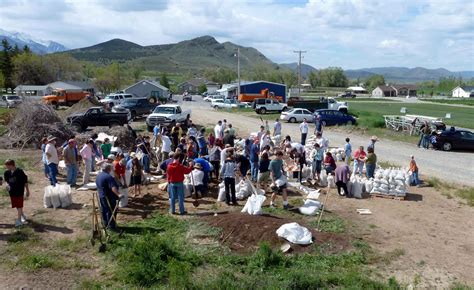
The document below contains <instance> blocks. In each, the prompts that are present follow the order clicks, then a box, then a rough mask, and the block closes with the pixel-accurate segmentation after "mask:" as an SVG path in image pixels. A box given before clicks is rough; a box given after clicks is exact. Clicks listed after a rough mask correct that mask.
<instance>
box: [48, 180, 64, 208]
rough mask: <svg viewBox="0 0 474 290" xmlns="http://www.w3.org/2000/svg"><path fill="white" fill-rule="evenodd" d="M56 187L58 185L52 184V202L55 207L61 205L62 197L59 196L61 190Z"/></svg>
mask: <svg viewBox="0 0 474 290" xmlns="http://www.w3.org/2000/svg"><path fill="white" fill-rule="evenodd" d="M49 186H51V185H49ZM56 187H57V186H55V187H53V186H51V204H52V205H53V208H54V209H56V208H59V207H61V199H60V198H59V191H58V190H56Z"/></svg>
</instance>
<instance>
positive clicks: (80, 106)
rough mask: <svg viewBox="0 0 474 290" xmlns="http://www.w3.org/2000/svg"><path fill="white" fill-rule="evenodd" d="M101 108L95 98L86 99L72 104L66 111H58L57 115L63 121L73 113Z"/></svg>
mask: <svg viewBox="0 0 474 290" xmlns="http://www.w3.org/2000/svg"><path fill="white" fill-rule="evenodd" d="M100 106H103V105H102V104H101V103H100V102H99V100H97V98H96V97H88V98H84V99H82V100H80V101H79V102H78V103H76V104H74V105H73V106H71V107H69V108H67V109H66V110H62V111H58V112H59V115H60V116H61V118H62V119H63V120H66V118H67V117H68V116H69V115H71V114H75V113H83V112H85V111H87V109H89V108H91V107H100Z"/></svg>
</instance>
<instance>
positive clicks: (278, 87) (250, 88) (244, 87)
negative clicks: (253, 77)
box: [240, 81, 286, 102]
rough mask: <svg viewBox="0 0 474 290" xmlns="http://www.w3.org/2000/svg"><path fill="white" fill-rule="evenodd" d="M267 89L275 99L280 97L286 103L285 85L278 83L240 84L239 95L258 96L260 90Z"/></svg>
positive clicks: (257, 82)
mask: <svg viewBox="0 0 474 290" xmlns="http://www.w3.org/2000/svg"><path fill="white" fill-rule="evenodd" d="M265 89H268V91H269V92H270V93H273V94H274V96H275V97H282V98H283V101H284V102H286V85H285V84H279V83H272V82H267V81H255V82H247V83H241V84H240V93H241V94H260V92H261V91H262V90H265Z"/></svg>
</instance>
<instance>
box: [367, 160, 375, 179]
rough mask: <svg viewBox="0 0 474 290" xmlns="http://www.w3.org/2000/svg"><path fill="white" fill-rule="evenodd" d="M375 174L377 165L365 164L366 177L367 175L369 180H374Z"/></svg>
mask: <svg viewBox="0 0 474 290" xmlns="http://www.w3.org/2000/svg"><path fill="white" fill-rule="evenodd" d="M374 172H375V163H374V164H367V163H366V164H365V175H367V178H371V177H372V178H373V177H374Z"/></svg>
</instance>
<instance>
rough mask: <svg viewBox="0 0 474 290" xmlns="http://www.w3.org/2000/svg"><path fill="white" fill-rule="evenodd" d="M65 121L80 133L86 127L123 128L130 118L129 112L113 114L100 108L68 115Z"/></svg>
mask: <svg viewBox="0 0 474 290" xmlns="http://www.w3.org/2000/svg"><path fill="white" fill-rule="evenodd" d="M66 120H67V123H68V124H69V125H71V126H72V127H73V128H74V129H75V130H76V131H77V132H82V131H84V130H86V129H87V128H88V127H95V126H109V127H113V126H123V125H125V124H128V123H129V122H130V121H131V120H132V118H131V115H130V112H128V113H113V112H106V111H105V110H104V108H102V107H92V108H89V109H88V110H87V111H85V112H83V113H76V114H72V115H69V116H68V117H67V119H66Z"/></svg>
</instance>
